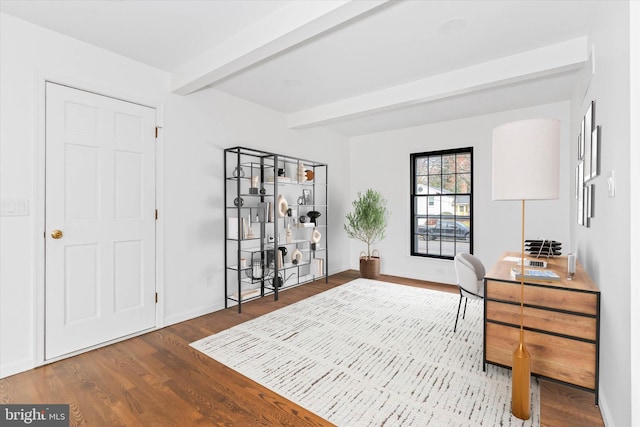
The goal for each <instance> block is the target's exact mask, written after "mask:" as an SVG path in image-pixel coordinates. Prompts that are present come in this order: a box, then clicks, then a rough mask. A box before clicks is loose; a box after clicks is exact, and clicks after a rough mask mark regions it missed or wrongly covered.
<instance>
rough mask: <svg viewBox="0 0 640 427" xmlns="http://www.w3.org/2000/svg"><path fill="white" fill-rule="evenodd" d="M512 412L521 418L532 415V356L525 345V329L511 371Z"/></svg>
mask: <svg viewBox="0 0 640 427" xmlns="http://www.w3.org/2000/svg"><path fill="white" fill-rule="evenodd" d="M511 374H512V376H511V393H512V394H511V413H513V415H515V416H516V417H518V418H520V419H521V420H528V419H529V417H531V402H530V394H529V390H530V386H531V357H530V356H529V352H528V351H527V348H526V347H525V345H524V331H522V330H520V342H519V343H518V347H517V348H516V350H515V351H514V352H513V370H512V372H511Z"/></svg>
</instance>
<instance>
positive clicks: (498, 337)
mask: <svg viewBox="0 0 640 427" xmlns="http://www.w3.org/2000/svg"><path fill="white" fill-rule="evenodd" d="M507 256H510V257H518V258H519V257H520V253H519V252H508V253H505V254H503V255H502V257H501V258H500V261H498V262H497V263H496V264H495V265H494V266H493V267H492V268H491V269H490V270H489V271H488V272H487V273H486V275H485V280H484V287H485V288H484V295H485V300H484V318H485V321H484V363H491V364H494V365H499V366H503V367H507V368H511V363H512V357H513V351H514V350H515V348H516V346H517V343H518V338H519V329H520V280H515V279H513V278H512V276H511V268H513V267H516V266H517V263H515V262H512V261H505V260H504V258H505V257H507ZM525 258H530V259H534V258H532V257H525ZM547 261H548V267H547V268H548V269H549V270H552V271H554V272H555V273H557V274H558V275H559V276H560V278H561V280H560V281H535V282H534V281H529V280H525V285H524V287H525V289H524V305H525V306H524V329H525V332H524V340H525V344H526V346H527V349H528V350H529V353H530V354H531V373H532V374H533V375H535V376H539V377H544V378H548V379H552V380H556V381H558V382H561V383H564V384H568V385H572V386H575V387H578V388H581V389H584V390H588V391H591V392H593V393H595V402H596V404H597V403H598V357H599V342H600V290H599V289H598V288H597V287H596V285H595V284H594V283H593V281H592V280H591V278H590V277H589V276H588V275H587V273H586V272H585V271H584V268H582V265H580V263H576V274H575V275H574V277H573V280H567V257H565V256H562V257H555V258H551V259H549V260H547ZM527 268H531V267H527Z"/></svg>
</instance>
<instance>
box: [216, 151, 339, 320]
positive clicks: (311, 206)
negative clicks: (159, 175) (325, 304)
mask: <svg viewBox="0 0 640 427" xmlns="http://www.w3.org/2000/svg"><path fill="white" fill-rule="evenodd" d="M224 173H225V176H224V202H225V209H224V211H225V215H224V217H225V218H224V224H225V225H224V227H225V234H224V235H225V253H224V263H225V286H224V291H225V308H227V307H229V304H230V303H231V304H237V307H238V312H241V311H242V304H243V303H244V302H247V301H250V300H253V299H256V298H262V297H264V296H267V295H273V296H274V299H275V300H278V295H279V292H280V291H282V290H284V289H287V288H291V287H294V286H299V285H302V284H304V283H309V282H311V281H314V280H318V279H322V278H324V279H325V282H328V276H327V272H328V258H329V257H328V252H329V245H328V236H327V234H328V233H327V231H328V209H329V206H328V200H329V198H328V196H329V194H328V181H329V180H328V178H329V175H328V166H327V164H325V163H320V162H315V161H311V160H307V159H301V158H297V157H291V156H285V155H281V154H276V153H270V152H266V151H262V150H256V149H252V148H246V147H232V148H227V149H225V150H224ZM283 199H284V200H285V203H283V202H282V200H283ZM285 207H288V209H284V208H285ZM318 214H319V216H317V217H316V218H313V219H312V217H315V216H316V215H318ZM318 235H320V241H319V242H317V243H314V242H312V239H313V237H314V236H315V237H317V236H318Z"/></svg>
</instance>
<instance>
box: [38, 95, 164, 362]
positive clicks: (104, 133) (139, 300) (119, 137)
mask: <svg viewBox="0 0 640 427" xmlns="http://www.w3.org/2000/svg"><path fill="white" fill-rule="evenodd" d="M154 145H155V110H154V109H153V108H149V107H144V106H141V105H138V104H133V103H129V102H125V101H121V100H118V99H114V98H109V97H106V96H101V95H97V94H94V93H90V92H85V91H82V90H78V89H73V88H69V87H66V86H61V85H58V84H54V83H47V85H46V164H45V167H46V184H45V185H46V190H45V191H46V220H45V227H46V228H45V236H44V237H45V242H46V243H45V251H46V253H45V260H46V261H45V268H46V277H45V285H46V303H45V306H46V308H45V310H46V316H45V317H46V325H45V337H46V338H45V358H46V359H52V358H55V357H58V356H61V355H65V354H67V353H71V352H75V351H77V350H81V349H84V348H87V347H91V346H94V345H97V344H100V343H104V342H107V341H110V340H113V339H116V338H121V337H124V336H127V335H130V334H133V333H136V332H140V331H143V330H145V329H149V328H152V327H154V326H155V309H156V308H155V190H156V189H155V146H154Z"/></svg>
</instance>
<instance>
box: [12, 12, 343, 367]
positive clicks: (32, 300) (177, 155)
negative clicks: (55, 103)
mask: <svg viewBox="0 0 640 427" xmlns="http://www.w3.org/2000/svg"><path fill="white" fill-rule="evenodd" d="M0 18H1V22H0V24H1V25H0V28H1V31H2V33H1V34H0V42H1V43H2V44H1V45H0V55H1V58H0V59H1V60H0V64H1V65H0V66H1V68H0V92H1V93H2V97H1V101H0V102H1V105H0V107H1V108H0V121H1V123H2V126H1V134H0V198H2V199H22V200H28V201H29V206H30V214H29V215H28V216H22V217H2V218H0V232H1V236H2V239H1V241H0V242H1V243H0V268H1V269H0V377H4V376H7V375H11V374H13V373H16V372H20V371H23V370H26V369H30V368H32V367H33V366H36V365H37V364H39V363H40V362H41V360H40V358H41V357H42V339H41V337H42V336H43V325H44V323H43V313H44V311H43V310H44V308H43V306H44V297H43V290H44V275H43V268H42V265H43V264H42V263H43V260H44V249H43V248H44V244H43V239H42V237H41V236H42V232H43V225H42V224H44V202H43V200H44V199H43V183H44V175H43V173H42V172H43V170H44V169H43V165H44V163H43V162H44V138H43V134H44V81H45V79H49V80H53V81H57V82H60V83H65V84H68V85H70V86H75V87H79V88H82V89H87V90H91V91H94V92H98V93H102V94H105V95H110V96H115V97H119V98H122V99H125V100H131V101H135V102H140V103H143V104H146V105H151V106H155V107H158V113H159V118H158V123H159V124H161V125H162V127H163V129H162V131H161V138H160V140H159V143H158V145H159V148H158V170H159V172H160V176H159V177H158V185H159V188H160V189H161V190H162V189H163V191H162V192H161V193H160V194H158V203H159V209H160V220H159V221H158V237H159V248H160V249H161V250H163V251H164V252H160V253H159V257H160V259H159V268H158V273H159V274H158V278H157V280H158V291H159V293H160V297H159V299H160V305H159V307H158V309H159V313H160V318H159V326H163V325H168V324H171V323H174V322H178V321H181V320H186V319H189V318H191V317H194V316H196V315H200V314H204V313H208V312H212V311H215V310H218V309H220V308H222V307H224V300H223V293H224V282H223V280H224V275H223V269H222V262H223V253H222V247H223V246H222V235H223V230H224V226H223V221H222V217H223V209H222V202H221V194H222V181H221V180H222V175H223V174H222V172H221V170H222V157H223V155H222V150H223V148H225V147H229V146H235V145H246V146H250V147H255V148H263V149H267V150H270V151H275V152H281V153H283V154H288V155H292V156H300V157H305V158H310V159H314V160H318V161H322V162H326V163H328V164H329V179H330V181H329V185H330V194H329V203H330V205H331V208H332V215H331V217H330V218H329V221H330V222H329V224H330V226H331V227H332V228H331V230H330V232H329V233H328V236H325V237H326V238H328V239H329V241H330V245H331V246H330V252H329V269H330V270H329V272H330V273H334V272H337V271H341V270H344V269H346V268H347V267H348V265H347V263H346V261H345V260H346V259H347V248H348V241H347V238H346V236H344V233H343V232H341V223H340V216H341V215H340V214H337V212H346V208H347V205H348V204H349V195H348V190H347V188H346V187H347V186H345V185H343V183H344V182H345V181H346V180H347V179H348V170H349V155H348V150H347V149H345V147H346V146H347V145H348V140H347V139H346V138H344V137H341V136H338V135H336V134H334V133H332V132H329V131H325V130H321V129H316V130H302V131H291V130H289V129H287V127H286V123H285V119H284V116H283V115H282V114H280V113H277V112H275V111H272V110H269V109H267V108H264V107H260V106H257V105H255V104H251V103H249V102H246V101H242V100H240V99H237V98H234V97H231V96H228V95H225V94H223V93H221V92H218V91H215V90H206V91H202V92H198V93H196V94H193V95H190V96H188V97H180V96H175V95H170V94H169V93H168V91H169V76H168V75H167V74H166V73H164V72H161V71H158V70H156V69H153V68H150V67H147V66H145V65H142V64H140V63H137V62H134V61H131V60H129V59H126V58H123V57H121V56H118V55H114V54H112V53H109V52H107V51H104V50H102V49H99V48H96V47H94V46H90V45H88V44H85V43H82V42H79V41H77V40H74V39H71V38H68V37H65V36H62V35H59V34H57V33H54V32H52V31H49V30H46V29H44V28H41V27H37V26H34V25H32V24H28V23H26V22H23V21H20V20H18V19H15V18H13V17H11V16H8V15H5V14H2V15H1V17H0ZM333 224H336V226H335V227H333Z"/></svg>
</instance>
